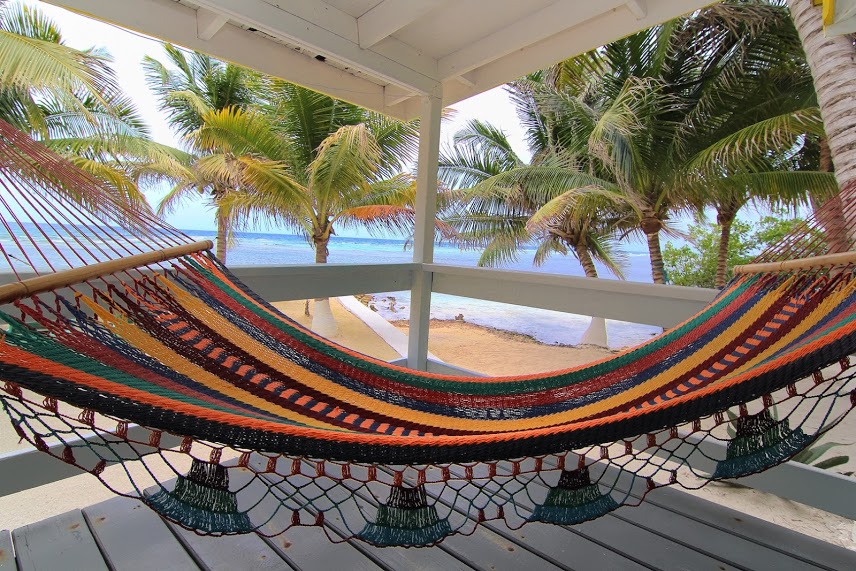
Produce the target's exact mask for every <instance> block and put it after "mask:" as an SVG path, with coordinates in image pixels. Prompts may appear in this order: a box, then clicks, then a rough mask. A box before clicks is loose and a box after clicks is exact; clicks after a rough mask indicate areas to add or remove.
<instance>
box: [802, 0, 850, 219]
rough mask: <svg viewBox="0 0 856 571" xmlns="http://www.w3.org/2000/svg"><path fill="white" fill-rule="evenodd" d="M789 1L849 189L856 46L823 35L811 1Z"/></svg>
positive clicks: (840, 175)
mask: <svg viewBox="0 0 856 571" xmlns="http://www.w3.org/2000/svg"><path fill="white" fill-rule="evenodd" d="M787 3H788V6H789V8H790V11H791V16H792V17H793V20H794V23H795V25H796V28H797V30H798V32H799V37H800V39H801V40H802V45H803V48H804V49H805V56H806V60H807V61H808V65H809V67H810V68H811V74H812V76H813V77H814V86H815V89H816V90H817V99H818V103H819V105H820V111H821V115H822V116H823V122H824V126H825V129H826V135H827V139H826V140H827V143H828V145H829V150H830V153H831V157H832V162H833V164H834V165H835V176H836V178H837V180H838V185H839V187H840V188H841V189H844V188H848V187H850V186H852V185H853V184H856V116H854V114H853V106H854V86H856V64H854V58H856V47H854V42H853V38H852V37H850V36H830V37H827V36H826V34H824V31H823V22H822V19H821V14H820V7H816V6H814V5H813V3H812V2H811V0H788V2H787ZM851 225H852V224H851Z"/></svg>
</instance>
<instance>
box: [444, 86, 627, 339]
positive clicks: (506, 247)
mask: <svg viewBox="0 0 856 571" xmlns="http://www.w3.org/2000/svg"><path fill="white" fill-rule="evenodd" d="M518 101H519V102H521V106H519V107H518V110H519V113H520V114H521V116H522V117H524V118H525V119H528V121H527V122H528V123H529V127H530V133H529V135H530V136H529V140H530V145H531V150H532V151H533V158H532V160H531V161H530V162H529V163H527V162H525V161H524V160H522V159H521V158H520V157H519V156H518V155H517V154H516V153H515V152H514V150H513V149H512V148H511V145H510V143H509V141H508V139H507V138H506V136H505V134H504V133H502V132H501V131H500V130H498V129H496V128H495V127H493V126H492V125H490V124H487V123H483V122H481V121H471V122H470V123H469V124H467V125H466V126H465V127H464V128H463V129H461V130H460V131H458V132H457V133H456V134H455V136H454V145H453V146H452V147H451V148H448V149H445V150H444V152H443V153H442V156H441V159H440V171H439V174H440V178H441V180H443V181H444V183H445V184H446V185H447V186H449V187H451V188H455V189H461V190H460V193H459V194H460V196H458V200H459V202H460V205H459V209H458V210H457V212H456V213H454V214H452V215H451V216H448V217H447V218H446V221H447V222H448V223H449V224H450V225H451V226H452V227H453V228H454V229H455V232H456V234H455V238H456V240H458V242H459V243H461V244H462V245H465V246H468V247H478V248H481V249H482V254H481V256H480V258H479V261H478V264H479V265H480V266H496V265H501V264H503V263H507V262H510V261H514V260H516V259H517V257H518V255H519V253H520V251H521V250H522V249H523V248H525V247H527V246H530V245H532V244H536V245H537V248H536V250H535V255H534V258H533V263H534V265H536V266H540V265H541V264H543V263H544V262H545V261H546V259H547V258H548V257H549V256H550V255H552V254H555V253H559V254H562V255H567V254H568V253H571V254H572V255H573V256H575V257H576V258H577V260H578V261H579V263H580V265H581V266H582V268H583V271H584V272H585V275H586V277H590V278H597V277H598V272H597V268H596V266H595V264H594V260H597V261H599V262H601V263H602V264H604V265H605V266H606V267H607V268H608V269H609V270H610V271H611V272H613V273H614V274H615V275H617V276H619V277H623V274H622V271H621V263H622V261H623V260H622V259H621V256H620V252H618V251H617V249H616V248H615V225H614V224H612V220H611V219H610V218H611V216H612V211H611V210H610V208H609V207H610V206H611V202H610V201H609V200H608V199H607V200H604V199H603V196H602V195H599V194H598V193H595V192H586V193H575V194H574V197H575V198H576V200H574V201H571V200H563V198H567V197H568V195H567V194H566V192H565V187H563V186H561V185H556V184H555V182H556V179H557V174H561V173H564V174H566V175H567V174H572V175H575V174H577V173H578V166H579V165H578V164H577V162H576V161H575V160H574V158H573V157H570V156H567V155H565V154H563V153H562V152H561V150H558V149H556V147H555V145H551V144H550V143H549V139H550V132H549V127H548V126H547V125H545V124H544V123H543V122H539V121H538V114H537V109H535V108H532V107H525V106H522V105H523V103H522V102H523V101H524V99H518ZM545 182H546V185H545ZM575 182H576V181H575ZM583 342H584V343H596V344H601V345H606V344H607V340H606V326H605V322H604V321H603V320H602V319H599V318H592V324H591V325H590V326H589V329H588V330H587V331H586V333H585V334H584V335H583Z"/></svg>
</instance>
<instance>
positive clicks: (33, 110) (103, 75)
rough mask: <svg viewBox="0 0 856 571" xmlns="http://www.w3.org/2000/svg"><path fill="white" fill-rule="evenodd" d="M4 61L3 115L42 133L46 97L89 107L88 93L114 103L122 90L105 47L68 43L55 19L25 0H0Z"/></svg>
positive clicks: (0, 83) (0, 80) (70, 106)
mask: <svg viewBox="0 0 856 571" xmlns="http://www.w3.org/2000/svg"><path fill="white" fill-rule="evenodd" d="M0 61H2V64H3V65H2V66H0V117H2V119H3V120H5V121H6V122H8V123H10V124H12V125H14V126H16V127H18V128H19V129H21V130H23V131H26V132H29V133H33V134H37V135H40V136H42V137H43V138H44V137H46V136H47V134H48V125H47V123H46V115H47V113H46V110H45V107H44V103H46V102H47V103H49V104H51V105H53V106H54V108H56V107H59V108H62V109H64V110H66V111H68V110H75V111H79V112H85V111H87V108H86V106H85V105H84V103H83V98H87V97H88V98H91V99H92V100H94V101H97V102H99V103H100V104H101V105H103V106H105V107H109V105H108V100H109V97H110V96H112V95H115V94H117V93H118V92H119V89H118V87H117V85H116V81H115V78H114V76H113V73H112V71H111V70H110V67H109V65H108V59H107V57H106V55H105V54H104V53H102V52H98V51H96V50H87V51H80V50H76V49H73V48H70V47H68V46H66V45H64V43H63V40H62V35H61V33H60V31H59V28H57V26H56V24H54V23H53V22H52V21H51V20H50V19H49V18H47V17H46V16H45V15H44V14H43V13H42V12H40V11H39V10H37V9H35V8H33V7H30V6H27V5H26V4H23V3H19V2H7V1H5V0H2V1H0Z"/></svg>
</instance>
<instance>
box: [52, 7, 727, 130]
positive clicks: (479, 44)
mask: <svg viewBox="0 0 856 571" xmlns="http://www.w3.org/2000/svg"><path fill="white" fill-rule="evenodd" d="M46 1H48V2H49V3H51V4H56V5H58V6H63V7H65V8H68V9H70V10H73V11H76V12H80V13H83V14H87V15H90V16H92V17H94V18H98V19H101V20H106V21H109V22H113V23H115V24H117V25H119V26H122V27H125V28H129V29H131V30H135V31H138V32H141V33H144V34H147V35H150V36H153V37H156V38H160V39H163V40H168V41H170V42H173V43H175V44H178V45H182V46H185V47H187V48H191V49H195V50H199V51H203V52H207V53H210V54H211V55H213V56H215V57H217V58H220V59H224V60H229V61H233V62H235V63H239V64H242V65H246V66H248V67H252V68H255V69H258V70H260V71H263V72H265V73H269V74H272V75H276V76H279V77H282V78H284V79H287V80H289V81H293V82H295V83H298V84H300V85H303V86H306V87H309V88H312V89H316V90H318V91H322V92H324V93H327V94H329V95H332V96H334V97H338V98H340V99H344V100H347V101H351V102H353V103H356V104H359V105H362V106H365V107H368V108H370V109H374V110H376V111H380V112H382V113H387V114H389V115H392V116H395V117H400V118H412V117H415V116H417V115H418V113H419V109H420V107H419V96H421V95H428V94H430V95H440V94H441V93H442V98H443V104H444V105H451V104H453V103H456V102H458V101H461V100H462V99H466V98H468V97H472V96H473V95H476V94H478V93H481V92H483V91H487V90H488V89H491V88H493V87H496V86H497V85H501V84H503V83H506V82H508V81H511V80H513V79H516V78H518V77H520V76H522V75H525V74H526V73H529V72H531V71H534V70H537V69H541V68H544V67H547V66H549V65H552V64H554V63H556V62H558V61H560V60H562V59H565V58H567V57H570V56H573V55H576V54H579V53H581V52H584V51H587V50H590V49H593V48H595V47H598V46H600V45H603V44H605V43H608V42H610V41H613V40H616V39H618V38H621V37H623V36H626V35H628V34H631V33H633V32H636V31H638V30H642V29H645V28H647V27H650V26H652V25H654V24H657V23H660V22H663V21H666V20H668V19H671V18H674V17H676V16H679V15H682V14H685V13H688V12H691V11H693V10H696V9H698V8H700V7H702V6H705V5H707V4H710V3H711V0H598V1H594V2H593V1H590V0H525V1H521V0H326V1H325V0H110V1H107V2H105V1H104V0H46Z"/></svg>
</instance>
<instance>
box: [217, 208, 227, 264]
mask: <svg viewBox="0 0 856 571" xmlns="http://www.w3.org/2000/svg"><path fill="white" fill-rule="evenodd" d="M228 235H229V221H228V220H226V217H225V216H223V212H222V211H221V210H220V207H217V250H216V251H215V254H216V255H217V258H218V259H219V260H220V261H221V262H223V263H224V264H225V263H226V251H227V250H228V244H227V243H226V240H227V237H228Z"/></svg>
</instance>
